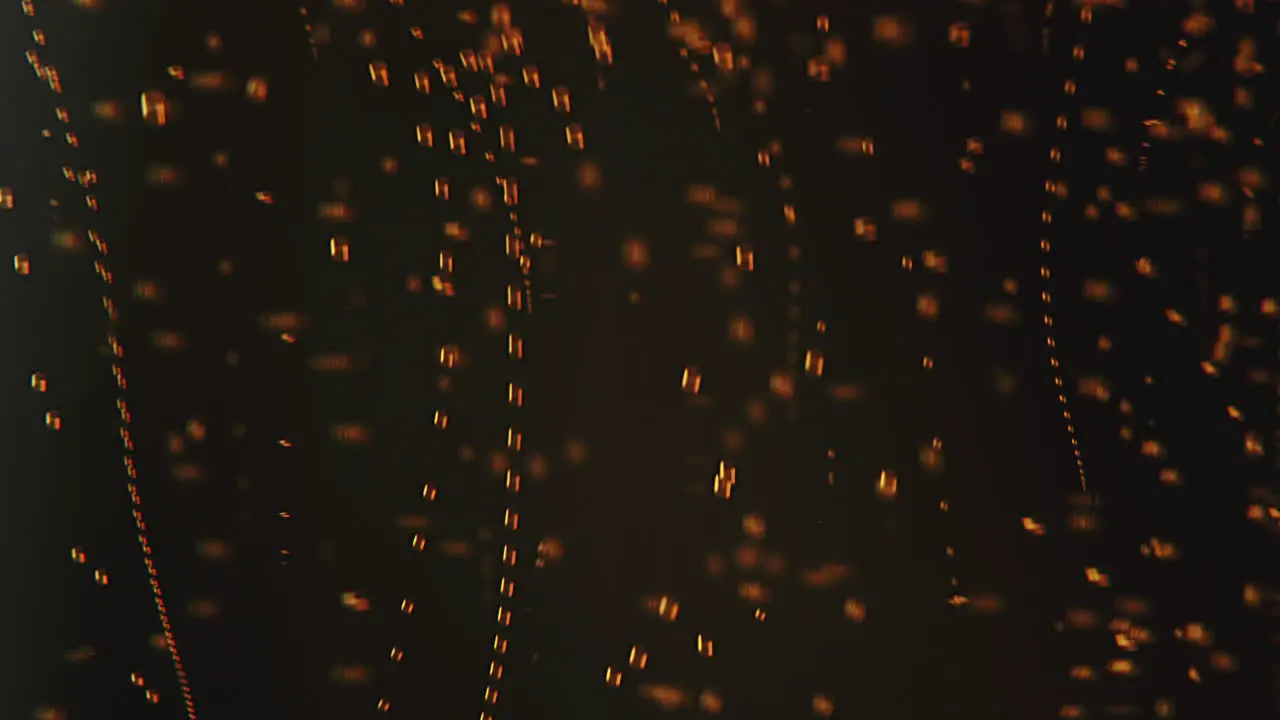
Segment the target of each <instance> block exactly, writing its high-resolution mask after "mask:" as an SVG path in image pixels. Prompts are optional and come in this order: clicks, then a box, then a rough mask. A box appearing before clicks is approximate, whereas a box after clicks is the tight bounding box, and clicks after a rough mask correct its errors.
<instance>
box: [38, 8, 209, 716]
mask: <svg viewBox="0 0 1280 720" xmlns="http://www.w3.org/2000/svg"><path fill="white" fill-rule="evenodd" d="M23 9H24V13H25V14H26V15H27V17H29V18H33V20H32V22H33V23H34V22H35V21H34V17H35V8H34V5H33V4H30V3H27V4H24V6H23ZM32 32H33V37H34V36H36V35H39V36H42V37H44V38H45V43H46V44H47V42H48V34H47V33H45V32H44V31H43V30H42V29H41V28H40V27H38V26H35V25H34V24H33V26H32ZM34 52H35V51H34V50H33V53H34ZM33 57H34V55H33ZM38 63H39V61H38V59H37V60H36V61H35V62H34V63H33V66H34V67H35V69H36V72H37V76H38V77H39V78H40V79H41V80H44V81H45V82H46V83H47V84H48V86H49V89H50V90H51V91H52V93H53V94H54V95H55V96H60V95H61V94H62V79H61V76H60V75H59V73H58V71H57V68H56V67H55V66H54V65H52V64H43V65H41V64H38ZM56 99H57V98H55V100H56ZM54 104H55V108H54V112H55V114H56V115H57V117H58V119H59V120H60V121H61V122H62V123H64V124H65V125H66V126H67V130H66V132H65V133H64V135H63V139H64V141H65V143H66V145H67V146H68V147H70V148H72V149H73V150H78V149H79V148H80V141H79V138H78V136H77V135H76V133H75V132H74V131H73V130H72V129H71V116H70V112H69V111H68V110H67V109H66V108H64V107H61V106H58V105H57V103H56V102H55V103H54ZM93 175H94V177H95V180H96V173H93ZM90 185H91V183H88V182H82V183H81V187H82V189H83V190H84V191H85V192H84V195H83V200H84V203H85V206H86V207H87V208H88V210H89V211H90V213H94V214H96V213H97V212H98V210H99V202H98V198H97V196H96V195H94V194H92V193H91V192H89V191H90V190H91V187H90ZM95 216H96V215H90V218H92V217H95ZM90 221H92V220H90ZM86 225H87V223H86ZM85 232H86V235H88V237H89V240H90V242H91V243H92V244H93V246H94V248H95V249H96V250H97V252H98V257H97V258H96V259H95V260H94V271H95V274H97V275H98V277H99V279H100V280H101V281H102V282H103V284H104V285H105V286H106V288H105V289H104V291H103V296H102V307H103V310H104V312H105V313H106V316H107V328H108V330H107V343H108V345H109V347H110V349H111V355H112V362H111V372H112V375H113V376H114V377H115V380H116V387H117V390H118V394H117V397H116V408H117V409H118V410H119V412H120V419H121V425H120V439H121V444H122V450H123V453H122V460H123V464H124V467H125V474H126V475H127V476H128V478H129V482H127V483H126V485H125V487H126V489H127V490H128V492H129V499H130V502H131V505H132V508H133V509H132V515H133V521H134V526H135V527H136V529H137V532H138V535H137V537H138V547H139V549H140V550H141V552H142V559H143V563H144V565H145V567H146V569H147V576H148V581H149V584H150V586H151V595H152V600H153V602H154V603H155V606H156V612H157V615H158V617H159V619H160V624H161V626H162V628H163V631H164V638H165V647H166V649H167V650H168V651H169V658H170V661H171V662H172V665H173V669H174V674H175V676H176V679H177V682H178V688H179V691H180V692H181V693H182V696H183V702H184V705H185V710H186V714H187V718H188V720H196V707H195V700H194V698H193V695H192V692H191V686H190V682H189V680H188V677H187V671H186V667H185V666H184V665H183V662H182V655H181V653H180V652H179V650H178V642H177V638H176V636H175V635H174V632H173V625H172V623H171V622H170V617H169V611H168V608H167V607H166V605H165V601H164V591H163V589H162V587H161V584H160V577H159V573H158V571H157V570H156V564H155V561H154V560H153V559H152V548H151V542H150V540H149V536H148V534H147V525H146V521H145V519H144V516H143V502H142V494H141V491H140V490H139V489H138V486H137V483H136V481H137V479H138V471H137V466H136V463H135V461H134V452H133V451H134V446H133V441H132V438H131V436H130V432H129V430H130V422H131V419H132V418H131V416H130V414H129V410H128V405H127V403H126V398H125V395H126V389H127V388H128V380H127V378H126V375H125V371H124V347H123V345H122V344H121V343H120V341H119V339H118V337H117V335H116V332H117V329H118V328H119V325H120V314H119V310H118V309H117V307H116V302H115V298H114V293H113V287H114V276H113V275H112V273H111V270H110V268H109V266H108V262H107V257H108V246H107V243H106V242H105V241H104V240H103V239H102V237H101V235H100V234H99V233H98V232H97V231H96V230H94V229H93V228H92V227H86V231H85Z"/></svg>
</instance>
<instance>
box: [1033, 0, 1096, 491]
mask: <svg viewBox="0 0 1280 720" xmlns="http://www.w3.org/2000/svg"><path fill="white" fill-rule="evenodd" d="M1053 12H1054V2H1053V0H1049V1H1048V2H1046V3H1045V15H1044V52H1045V54H1046V56H1047V57H1049V58H1052V57H1053V50H1054V48H1053V45H1052V42H1053V35H1052V25H1053V19H1054V17H1053ZM1092 19H1093V8H1092V7H1091V6H1089V5H1085V6H1083V7H1081V8H1080V22H1081V23H1082V24H1088V23H1089V22H1091V21H1092ZM1075 87H1076V81H1075V79H1074V78H1071V77H1068V78H1067V79H1066V80H1065V82H1064V83H1063V85H1062V92H1063V94H1064V95H1066V96H1068V97H1071V96H1074V95H1075ZM1067 124H1068V120H1067V116H1066V115H1065V114H1062V115H1058V116H1057V118H1056V119H1055V127H1056V134H1055V136H1054V140H1053V143H1054V144H1053V146H1052V147H1051V148H1050V150H1049V160H1050V163H1051V169H1050V171H1049V174H1048V176H1047V177H1046V179H1045V186H1046V189H1048V188H1052V187H1053V185H1054V183H1055V182H1056V179H1055V176H1056V175H1057V174H1058V173H1059V172H1061V167H1062V155H1063V147H1064V146H1065V144H1066V143H1067V142H1068V137H1067ZM1052 197H1053V196H1052V195H1049V198H1052ZM1049 198H1046V200H1045V203H1044V206H1043V209H1042V210H1041V211H1040V223H1041V225H1042V226H1043V230H1042V236H1041V238H1040V302H1041V305H1042V309H1043V313H1044V314H1043V321H1044V338H1045V351H1046V355H1047V356H1048V359H1049V369H1050V375H1051V376H1052V377H1053V385H1054V389H1055V390H1056V391H1057V398H1058V407H1059V408H1060V409H1061V411H1062V418H1063V422H1064V424H1065V427H1066V430H1067V437H1068V439H1069V440H1070V442H1071V454H1072V456H1073V458H1074V460H1075V464H1076V474H1077V475H1078V476H1079V478H1080V491H1081V492H1083V493H1088V492H1089V480H1088V477H1087V475H1086V474H1085V464H1084V458H1083V456H1082V455H1081V453H1080V442H1079V439H1078V438H1077V437H1076V426H1075V421H1074V420H1073V418H1072V415H1071V406H1070V404H1069V402H1068V400H1067V394H1066V385H1065V383H1064V382H1063V376H1064V374H1065V373H1064V371H1063V368H1062V363H1061V362H1060V361H1059V359H1058V356H1059V353H1058V347H1057V340H1056V333H1055V331H1054V328H1053V318H1054V305H1053V279H1052V271H1051V268H1052V267H1053V243H1052V242H1051V240H1050V235H1051V234H1052V233H1051V231H1052V225H1053V211H1054V208H1053V204H1052V202H1051V200H1050V199H1049Z"/></svg>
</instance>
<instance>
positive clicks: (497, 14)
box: [472, 3, 533, 720]
mask: <svg viewBox="0 0 1280 720" xmlns="http://www.w3.org/2000/svg"><path fill="white" fill-rule="evenodd" d="M489 22H490V24H489V27H488V34H489V36H490V37H497V38H513V37H515V36H517V35H519V36H520V37H523V35H522V31H521V30H520V29H519V28H518V27H517V26H516V25H515V24H514V22H513V19H512V17H511V11H510V7H509V6H508V5H507V4H506V3H497V4H495V5H494V6H493V8H492V10H491V12H490V17H489ZM501 46H502V47H511V48H516V49H522V48H523V42H518V43H517V42H514V41H504V42H503V43H501ZM521 53H522V50H518V51H517V52H515V53H513V55H512V56H513V57H519V56H520V54H521ZM503 57H505V54H503V55H500V56H498V57H497V58H492V57H490V58H488V59H487V60H486V61H485V62H483V63H482V64H483V66H484V67H485V68H486V69H488V71H489V72H490V74H491V75H493V74H495V73H494V70H493V64H494V62H493V61H495V60H501V59H502V58H503ZM490 98H491V100H492V101H493V109H492V110H491V111H482V112H481V113H480V114H481V115H482V117H478V118H475V120H476V121H477V122H478V123H484V122H485V121H488V123H487V124H488V127H489V129H490V130H491V131H493V130H496V133H497V136H498V142H497V146H498V147H497V151H496V152H495V151H493V150H486V151H485V158H486V160H488V161H489V162H492V163H494V164H496V165H498V166H499V167H500V168H501V170H502V174H500V175H498V176H497V177H496V178H495V180H494V182H495V184H496V185H497V187H498V189H499V190H500V191H501V193H502V207H504V208H506V210H507V228H508V229H507V232H506V235H505V238H504V241H505V247H504V254H505V257H506V258H507V259H508V260H509V261H511V266H510V270H509V278H510V279H509V281H508V283H507V308H506V323H505V324H506V330H507V342H506V357H507V368H506V370H507V373H508V375H507V383H506V393H507V400H506V403H507V408H508V415H509V417H510V420H509V424H508V425H507V439H506V447H507V452H508V453H509V455H508V457H509V460H508V462H507V463H506V465H507V467H506V471H505V479H504V485H505V490H506V502H505V507H504V509H503V517H502V526H503V530H502V532H503V534H504V537H503V546H502V565H503V569H502V576H501V579H500V580H499V583H498V607H497V617H496V626H497V628H496V634H495V635H494V647H493V651H494V655H493V658H492V659H491V660H490V663H489V669H488V683H487V685H486V687H485V690H484V706H485V707H484V708H482V710H481V711H480V718H481V720H493V718H494V714H495V713H496V711H497V707H498V702H499V696H500V686H499V683H500V681H502V680H503V679H504V672H503V670H504V667H503V658H504V656H505V654H506V639H505V638H503V634H504V633H506V632H509V629H508V628H509V627H510V626H511V621H512V616H513V612H512V606H513V605H514V603H515V602H516V601H515V599H514V598H515V593H516V585H517V583H516V568H517V567H519V564H518V558H519V553H520V552H521V550H522V549H524V550H526V551H527V548H525V547H524V543H523V539H524V535H523V534H522V533H521V532H520V509H521V504H522V503H521V502H520V492H521V474H520V467H522V463H521V462H520V461H521V460H522V459H523V458H524V452H525V443H524V425H523V423H522V421H523V420H524V419H525V418H526V413H527V410H526V409H525V405H524V402H525V397H524V377H525V375H524V372H523V370H524V359H525V349H524V330H525V326H526V325H527V324H528V322H527V316H528V315H530V314H531V313H532V312H533V283H532V277H531V273H532V267H533V259H532V257H531V255H529V253H528V252H527V251H526V249H525V238H524V231H523V230H522V228H521V225H520V215H519V209H518V208H519V206H520V190H519V178H518V175H517V173H516V169H517V168H518V167H519V162H518V160H517V159H516V158H515V155H514V153H515V125H514V122H512V123H511V124H509V125H508V124H504V123H501V122H497V119H498V118H499V116H503V117H508V118H509V116H511V115H512V112H511V110H510V108H509V107H508V94H507V92H506V89H505V88H503V87H499V86H498V85H497V84H496V83H491V85H490ZM472 114H473V116H474V115H475V114H476V108H475V107H474V106H473V107H472ZM495 123H496V125H495ZM498 158H502V161H501V162H499V160H498ZM517 277H518V278H519V279H518V280H516V279H515V278H517Z"/></svg>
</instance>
